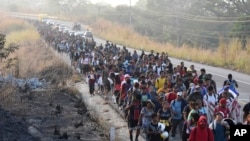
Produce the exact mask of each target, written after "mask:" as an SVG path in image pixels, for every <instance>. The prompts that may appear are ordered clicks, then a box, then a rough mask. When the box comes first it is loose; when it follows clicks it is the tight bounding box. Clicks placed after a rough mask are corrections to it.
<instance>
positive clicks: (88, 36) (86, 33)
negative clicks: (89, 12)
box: [83, 31, 93, 39]
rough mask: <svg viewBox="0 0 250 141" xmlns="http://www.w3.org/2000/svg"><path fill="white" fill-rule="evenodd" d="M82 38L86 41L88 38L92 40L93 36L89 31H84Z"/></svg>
mask: <svg viewBox="0 0 250 141" xmlns="http://www.w3.org/2000/svg"><path fill="white" fill-rule="evenodd" d="M83 37H84V38H85V39H88V38H91V39H93V34H92V32H91V31H85V32H84V34H83Z"/></svg>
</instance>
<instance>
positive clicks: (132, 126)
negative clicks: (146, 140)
mask: <svg viewBox="0 0 250 141" xmlns="http://www.w3.org/2000/svg"><path fill="white" fill-rule="evenodd" d="M137 127H138V120H129V121H128V128H129V129H130V130H133V129H135V128H137Z"/></svg>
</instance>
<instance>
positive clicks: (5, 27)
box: [0, 14, 30, 34]
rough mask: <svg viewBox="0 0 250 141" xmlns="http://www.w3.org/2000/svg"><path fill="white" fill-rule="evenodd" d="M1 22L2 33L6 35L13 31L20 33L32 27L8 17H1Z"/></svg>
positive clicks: (0, 29)
mask: <svg viewBox="0 0 250 141" xmlns="http://www.w3.org/2000/svg"><path fill="white" fill-rule="evenodd" d="M0 16H1V20H0V32H2V33H4V34H9V33H11V32H13V31H15V32H16V31H20V30H24V29H28V28H30V25H29V24H28V23H26V22H25V21H23V20H21V19H17V18H12V17H9V16H7V15H1V14H0Z"/></svg>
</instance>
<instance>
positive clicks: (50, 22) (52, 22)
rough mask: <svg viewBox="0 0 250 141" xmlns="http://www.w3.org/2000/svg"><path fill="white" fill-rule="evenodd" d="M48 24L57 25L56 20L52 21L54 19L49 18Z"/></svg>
mask: <svg viewBox="0 0 250 141" xmlns="http://www.w3.org/2000/svg"><path fill="white" fill-rule="evenodd" d="M46 24H48V25H55V22H54V21H52V20H47V22H46Z"/></svg>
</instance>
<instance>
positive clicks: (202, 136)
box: [188, 116, 214, 141]
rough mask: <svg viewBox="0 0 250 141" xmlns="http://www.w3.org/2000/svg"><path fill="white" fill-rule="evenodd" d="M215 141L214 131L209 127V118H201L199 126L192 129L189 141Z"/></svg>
mask: <svg viewBox="0 0 250 141" xmlns="http://www.w3.org/2000/svg"><path fill="white" fill-rule="evenodd" d="M201 140H202V141H214V135H213V132H212V130H211V129H210V128H209V127H208V124H207V118H206V117H205V116H201V117H200V118H199V120H198V124H197V126H196V127H195V128H193V129H192V131H191V133H190V136H189V140H188V141H201Z"/></svg>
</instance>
